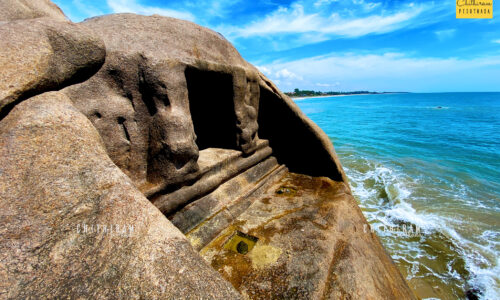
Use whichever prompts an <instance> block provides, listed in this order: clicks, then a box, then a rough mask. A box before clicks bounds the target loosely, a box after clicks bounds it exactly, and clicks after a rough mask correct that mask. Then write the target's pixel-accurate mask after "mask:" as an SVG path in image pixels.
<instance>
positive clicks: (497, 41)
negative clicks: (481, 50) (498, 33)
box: [491, 39, 500, 44]
mask: <svg viewBox="0 0 500 300" xmlns="http://www.w3.org/2000/svg"><path fill="white" fill-rule="evenodd" d="M491 42H493V43H496V44H500V39H498V40H493V41H491Z"/></svg>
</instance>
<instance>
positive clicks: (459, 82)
mask: <svg viewBox="0 0 500 300" xmlns="http://www.w3.org/2000/svg"><path fill="white" fill-rule="evenodd" d="M265 67H266V68H267V69H269V70H270V71H274V70H287V71H288V72H290V73H293V74H297V76H299V77H300V80H297V79H296V78H293V77H287V78H283V77H282V78H280V79H282V83H281V85H280V84H279V86H282V87H283V88H284V89H285V90H288V86H292V87H297V88H301V89H313V88H314V87H315V86H317V87H325V86H321V85H319V84H317V83H318V82H320V83H321V82H338V81H342V87H343V90H372V91H467V90H470V91H474V90H476V91H477V90H482V91H488V90H489V91H493V90H495V89H497V90H498V83H497V82H496V80H497V78H498V77H500V56H490V57H478V58H474V59H468V60H467V59H459V58H454V57H450V58H433V57H420V58H415V57H410V56H407V55H405V54H402V53H385V54H381V55H379V54H367V55H356V54H352V53H344V54H331V55H326V56H317V57H312V58H306V59H300V60H295V61H290V62H285V63H274V64H269V65H266V66H265ZM271 79H273V78H271ZM284 82H287V84H286V86H285V85H284Z"/></svg>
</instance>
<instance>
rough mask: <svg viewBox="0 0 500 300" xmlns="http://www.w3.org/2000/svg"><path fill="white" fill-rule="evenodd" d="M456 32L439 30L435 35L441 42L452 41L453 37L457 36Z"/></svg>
mask: <svg viewBox="0 0 500 300" xmlns="http://www.w3.org/2000/svg"><path fill="white" fill-rule="evenodd" d="M455 33H456V30H455V29H446V30H439V31H434V34H435V35H436V37H437V38H438V39H439V40H440V41H444V40H447V39H451V38H452V37H454V36H455Z"/></svg>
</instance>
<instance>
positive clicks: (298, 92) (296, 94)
mask: <svg viewBox="0 0 500 300" xmlns="http://www.w3.org/2000/svg"><path fill="white" fill-rule="evenodd" d="M285 94H286V95H288V96H290V97H309V96H338V95H357V94H381V93H377V92H369V91H353V92H333V91H330V92H319V91H312V90H299V89H297V88H296V89H294V90H293V92H285Z"/></svg>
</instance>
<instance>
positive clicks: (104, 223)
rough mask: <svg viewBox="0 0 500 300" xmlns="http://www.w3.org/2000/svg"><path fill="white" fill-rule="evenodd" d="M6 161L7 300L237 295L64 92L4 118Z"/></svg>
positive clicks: (1, 198)
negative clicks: (153, 201) (115, 160)
mask: <svg viewBox="0 0 500 300" xmlns="http://www.w3.org/2000/svg"><path fill="white" fill-rule="evenodd" d="M0 157H1V158H2V162H1V164H0V297H1V298H9V299H26V298H46V299H48V298H52V299H56V298H57V299H62V298H71V299H76V298H78V299H81V298H86V299H91V298H99V299H108V298H110V299H118V298H120V299H130V298H141V299H163V298H169V299H174V298H176V299H177V298H178V299H181V298H197V299H201V298H205V299H212V298H225V299H237V298H238V297H239V295H238V293H237V292H236V291H235V290H234V289H233V287H232V286H231V285H230V284H229V283H228V282H226V281H225V280H223V279H222V278H221V277H220V276H219V274H218V273H217V272H216V271H214V270H213V269H212V268H211V267H209V266H208V265H207V264H206V263H205V262H204V261H203V259H202V258H201V257H200V256H199V255H198V254H197V253H196V252H195V251H194V250H193V248H192V247H191V245H189V243H188V242H187V240H186V238H185V237H184V236H183V235H182V234H181V233H180V232H179V230H178V229H177V228H175V227H174V226H173V225H172V224H171V223H170V222H169V221H168V220H167V219H166V218H165V217H164V216H163V215H162V214H161V213H160V212H159V211H158V210H157V209H156V208H155V207H154V206H153V205H152V204H151V203H150V202H149V201H148V200H147V199H146V198H145V197H144V196H143V195H142V194H141V193H140V192H139V191H138V190H137V189H136V188H135V187H134V185H133V184H132V183H131V181H130V179H129V178H128V177H127V176H126V175H125V174H123V172H122V171H120V169H119V168H117V167H116V165H115V164H114V163H113V162H112V161H111V160H110V159H109V157H108V155H107V154H106V150H105V148H104V146H103V143H102V140H101V137H100V136H99V134H98V132H97V131H96V130H95V128H94V127H93V126H92V123H91V122H90V121H89V120H88V119H87V118H86V117H85V116H84V115H82V114H81V113H80V112H79V111H78V110H77V109H75V108H74V107H73V105H72V104H71V101H70V100H69V99H68V98H67V97H66V96H65V95H64V94H62V93H59V92H50V93H44V94H42V95H39V96H36V97H32V98H30V99H28V100H26V101H24V102H22V103H20V104H19V105H17V106H16V107H15V108H14V109H13V110H12V111H11V112H10V113H9V115H8V116H7V117H5V118H4V119H3V120H1V121H0Z"/></svg>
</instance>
